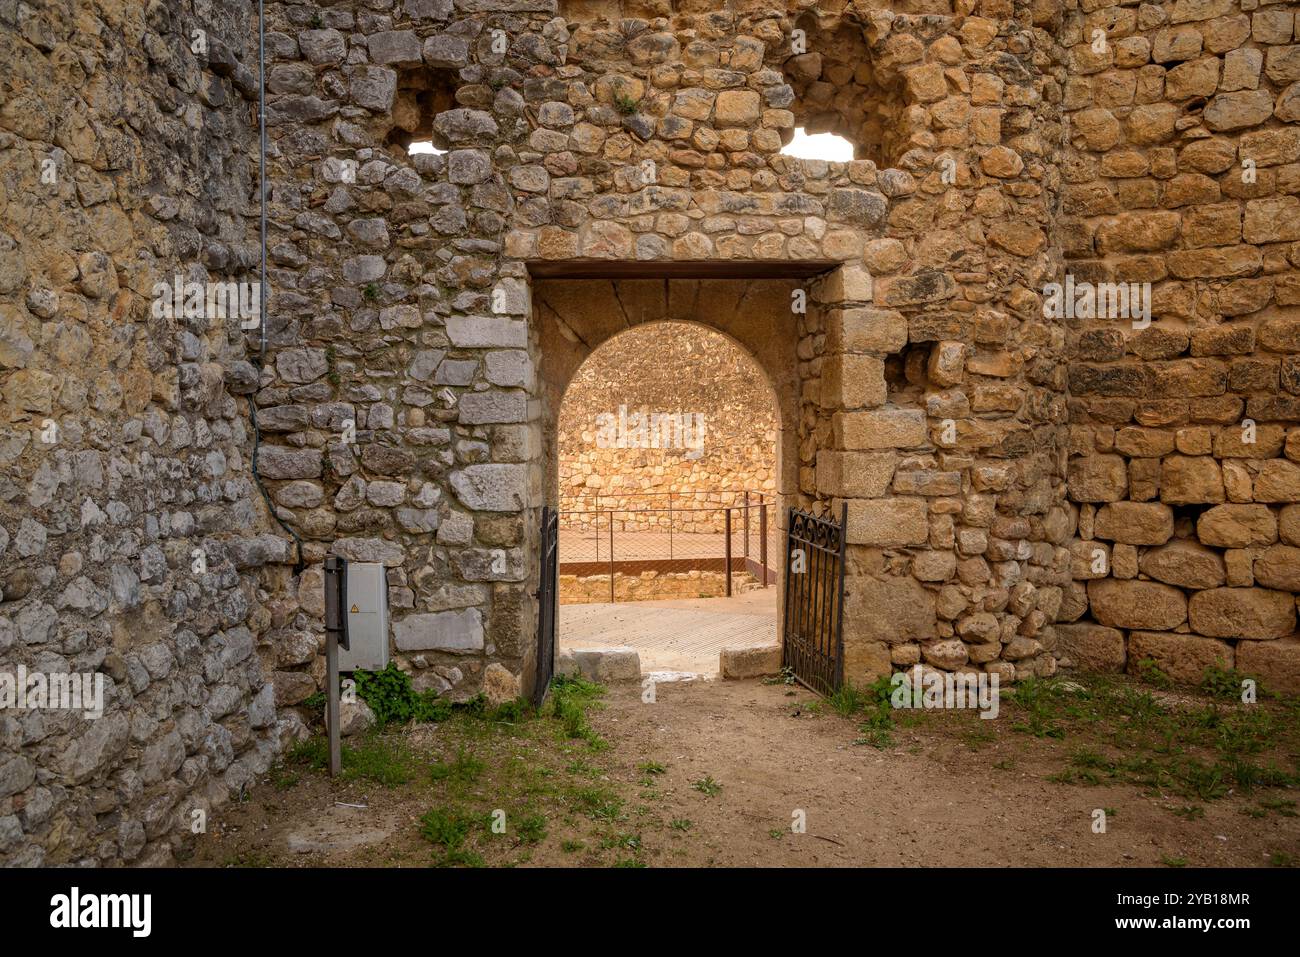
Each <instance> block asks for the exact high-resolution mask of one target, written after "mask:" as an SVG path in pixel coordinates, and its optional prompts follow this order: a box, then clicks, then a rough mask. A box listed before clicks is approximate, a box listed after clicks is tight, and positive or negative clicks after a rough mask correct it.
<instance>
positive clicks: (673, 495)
mask: <svg viewBox="0 0 1300 957" xmlns="http://www.w3.org/2000/svg"><path fill="white" fill-rule="evenodd" d="M779 422H780V415H779V410H778V408H777V405H776V402H775V399H774V397H773V393H772V389H771V387H770V386H769V384H768V382H767V379H766V376H765V374H764V372H763V370H762V369H761V368H760V367H759V366H758V364H757V363H756V362H755V361H754V360H753V358H751V357H750V356H749V355H748V354H747V353H746V352H745V350H744V349H742V348H741V347H740V346H739V345H737V344H736V343H735V342H734V341H732V340H731V339H730V338H728V337H727V336H726V335H723V334H722V333H720V332H717V331H714V330H712V329H709V328H707V327H705V326H702V325H697V324H694V323H687V322H676V321H664V322H653V323H646V324H644V325H639V326H635V327H633V328H631V329H628V330H627V331H624V332H621V333H619V334H617V335H615V336H613V337H611V338H610V339H608V340H607V341H606V342H604V343H603V344H602V345H600V346H599V347H598V348H596V349H595V350H594V351H593V352H592V353H591V354H590V355H589V356H588V357H587V359H586V360H585V361H584V362H583V363H582V365H581V367H580V368H579V369H578V371H577V373H576V374H575V375H574V377H573V379H572V380H571V381H570V383H569V384H568V387H567V388H566V389H565V391H564V395H563V398H562V400H561V402H560V408H559V415H558V421H557V429H556V453H557V460H558V482H557V499H556V504H557V508H558V511H559V578H558V598H559V634H558V639H559V647H560V650H561V652H564V651H566V650H568V651H572V652H581V651H583V650H587V649H592V648H608V647H610V646H611V645H613V646H621V647H627V648H633V649H635V650H636V652H637V654H638V656H639V662H640V667H641V671H642V673H643V674H647V673H648V674H653V675H657V676H658V677H659V679H660V680H662V679H664V678H666V677H675V676H687V675H699V676H702V677H714V676H716V675H717V673H718V670H719V655H720V652H721V650H722V649H723V648H724V647H741V646H753V645H775V644H776V643H777V620H776V614H777V592H778V588H777V584H778V582H779V580H780V569H781V566H782V555H783V553H782V547H783V539H782V537H781V535H782V533H781V525H782V522H781V516H780V504H779V496H778V494H777V493H778V485H779V482H778V471H777V470H778V465H777V439H778V433H779Z"/></svg>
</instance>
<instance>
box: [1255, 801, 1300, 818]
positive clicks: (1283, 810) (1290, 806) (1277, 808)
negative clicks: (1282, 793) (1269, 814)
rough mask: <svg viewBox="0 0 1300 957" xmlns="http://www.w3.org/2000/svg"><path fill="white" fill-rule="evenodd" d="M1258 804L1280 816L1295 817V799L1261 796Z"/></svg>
mask: <svg viewBox="0 0 1300 957" xmlns="http://www.w3.org/2000/svg"><path fill="white" fill-rule="evenodd" d="M1259 806H1260V807H1262V808H1265V809H1266V810H1269V811H1274V812H1276V813H1277V814H1279V815H1281V816H1282V817H1296V816H1297V815H1296V810H1295V806H1296V803H1295V801H1291V800H1288V799H1286V798H1261V799H1260V801H1259Z"/></svg>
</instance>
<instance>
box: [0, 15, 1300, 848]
mask: <svg viewBox="0 0 1300 957" xmlns="http://www.w3.org/2000/svg"><path fill="white" fill-rule="evenodd" d="M267 11H268V18H269V24H268V26H269V32H268V35H267V51H268V63H267V73H266V80H267V89H268V100H267V111H266V112H267V120H268V125H269V129H270V150H269V154H270V155H269V162H270V177H269V178H270V243H269V266H270V283H271V287H272V289H273V292H274V297H273V299H272V302H271V304H270V310H269V321H268V324H267V327H266V329H265V333H266V337H267V340H268V354H267V363H266V366H265V368H264V370H263V371H262V372H261V373H260V374H259V372H258V369H257V367H256V363H255V362H254V361H253V359H254V357H255V354H256V353H258V352H259V351H260V342H259V340H260V334H261V332H262V330H260V329H254V330H242V331H241V330H240V328H239V322H238V319H237V318H235V319H227V320H222V321H213V320H212V319H203V318H197V317H191V318H167V317H166V316H157V315H155V314H154V312H153V310H152V308H151V306H152V300H153V299H155V298H156V297H155V295H154V284H155V283H158V282H160V281H166V280H167V279H168V278H169V277H173V276H174V275H175V274H176V273H178V272H179V273H181V274H182V275H183V277H184V278H186V279H189V280H195V281H212V280H215V279H227V278H228V279H232V280H243V281H247V280H249V279H251V278H255V269H256V264H257V261H258V251H257V229H256V225H257V224H256V218H255V212H256V206H257V189H256V185H255V183H256V178H255V168H256V165H255V162H256V143H257V136H256V110H255V106H254V100H255V98H256V82H255V81H256V58H255V56H254V55H253V51H251V50H250V49H249V46H248V43H249V40H248V38H249V37H251V36H255V23H253V22H252V20H251V19H249V18H247V17H245V18H242V19H239V20H236V19H234V18H233V15H232V13H231V12H229V10H228V9H227V7H226V6H224V5H217V4H215V3H209V2H201V0H193V2H190V0H153V2H150V3H146V4H135V5H130V4H117V3H114V2H112V0H92V2H82V3H76V4H74V3H72V2H70V0H50V2H47V3H42V4H32V3H19V2H16V0H0V63H3V65H4V69H3V70H0V379H2V382H0V385H2V387H3V403H4V405H3V408H4V416H5V429H6V432H5V435H4V436H3V438H2V440H0V461H2V463H3V469H4V486H3V487H4V489H5V494H4V495H3V496H0V515H2V516H3V522H2V523H0V551H2V552H3V556H2V557H3V558H4V560H5V561H4V569H3V576H2V581H0V587H2V588H3V598H4V602H3V604H2V605H0V660H2V661H3V662H4V664H6V665H9V666H14V667H16V666H17V665H18V664H22V665H23V666H24V667H31V668H39V669H43V670H45V671H51V672H58V671H68V670H71V671H87V672H96V673H99V674H102V675H104V676H105V677H106V679H107V682H106V683H107V685H108V689H109V690H108V695H107V702H108V704H107V707H106V711H105V715H104V717H102V718H100V719H96V720H86V719H84V718H83V717H81V716H78V715H74V714H71V713H69V712H27V713H17V714H16V713H4V714H0V854H2V855H4V859H5V861H6V862H8V861H11V860H12V861H16V862H19V863H39V862H42V861H50V862H55V863H62V862H65V861H67V862H79V861H86V862H107V861H138V860H146V861H155V860H164V859H165V858H166V855H167V854H168V853H169V851H170V848H171V846H172V844H173V843H174V842H176V841H178V840H179V839H180V837H181V836H182V835H183V834H184V833H185V832H186V825H187V822H188V821H189V820H190V813H191V812H192V811H193V810H196V809H199V810H201V809H202V808H203V807H204V806H206V802H210V801H217V800H220V799H222V798H223V797H224V796H225V795H226V794H228V793H229V791H230V789H231V788H238V787H239V786H240V785H241V784H242V783H243V782H245V781H246V780H247V779H248V778H249V776H250V775H251V774H253V773H255V772H257V771H258V770H260V769H262V768H264V767H265V766H266V765H267V763H268V762H269V761H270V760H271V759H272V757H273V755H274V753H275V752H276V750H277V748H279V747H280V746H282V744H283V742H284V741H285V740H287V739H288V738H291V737H293V736H294V735H296V734H299V733H301V731H302V724H301V721H300V717H299V713H298V709H301V706H302V703H303V702H304V701H305V700H306V699H307V698H308V697H309V696H310V695H311V694H312V693H313V692H314V691H316V690H317V689H318V687H319V682H320V679H321V676H322V674H323V659H322V658H321V655H320V649H321V644H322V631H321V624H322V623H321V620H320V619H321V614H322V612H323V608H322V599H321V571H320V569H321V562H322V560H323V558H324V556H325V554H326V553H327V552H328V551H329V550H331V549H332V550H334V551H336V552H337V553H339V554H341V555H344V556H345V557H348V558H353V559H358V560H368V561H379V562H382V563H383V564H385V565H386V566H387V567H388V576H389V577H388V584H389V597H390V604H391V606H392V618H393V622H394V628H393V642H394V645H393V647H394V651H395V655H396V658H397V660H398V662H399V664H400V665H401V666H402V667H404V668H406V669H408V670H409V671H411V673H412V674H413V676H414V679H415V682H416V685H417V686H418V687H421V688H434V689H437V690H438V691H440V692H443V693H446V694H448V695H450V696H453V697H456V698H465V697H469V696H472V695H475V694H478V693H480V692H482V693H485V694H487V695H488V696H489V697H490V698H492V699H494V700H501V699H504V698H509V697H512V696H514V695H516V694H518V693H520V692H527V691H528V690H530V687H531V683H532V680H533V674H534V670H535V660H534V656H535V651H534V647H535V616H536V608H535V599H534V591H535V589H536V582H537V568H538V560H537V548H536V544H537V543H536V538H537V530H536V524H537V512H538V509H539V507H540V506H541V504H542V503H543V502H545V501H554V497H555V491H556V489H555V454H554V441H555V415H556V413H557V410H558V398H559V394H560V392H561V390H562V388H563V385H564V384H565V383H567V382H568V380H569V379H570V378H571V376H572V374H573V372H574V370H576V369H577V367H578V365H579V364H580V363H581V361H582V359H583V358H585V356H586V355H587V354H588V353H589V352H590V350H591V349H593V348H595V346H596V345H598V344H599V343H600V342H602V341H604V340H605V339H607V338H608V337H609V336H611V335H613V334H615V333H616V332H617V331H619V330H620V329H623V328H626V327H627V325H629V324H631V323H633V322H641V321H646V322H648V321H657V320H678V321H695V322H701V323H703V324H706V325H711V326H713V327H715V328H719V329H721V330H722V331H724V332H728V333H729V334H731V335H732V336H733V338H735V339H736V340H737V341H738V342H740V343H742V344H743V345H744V346H745V347H746V348H747V349H748V351H749V352H750V353H751V355H752V356H753V358H754V359H755V361H757V362H758V364H759V365H760V366H761V367H762V368H763V370H764V372H765V374H766V375H767V377H768V379H769V380H770V382H771V385H772V387H773V391H774V393H775V395H776V400H777V406H778V408H779V410H780V435H779V456H780V457H779V465H778V477H777V485H778V490H779V492H780V494H781V495H782V496H783V504H793V505H798V506H800V507H803V508H812V509H817V510H823V511H833V512H838V510H839V508H840V506H841V504H842V503H847V505H848V515H849V526H848V541H849V563H850V567H849V575H848V581H847V586H846V587H847V604H846V619H845V629H844V634H845V642H846V656H847V667H846V673H847V676H848V677H849V679H850V680H853V681H855V682H863V681H866V680H869V679H870V678H871V677H872V676H874V675H878V674H882V673H885V672H887V671H888V670H889V669H890V668H892V667H899V666H906V665H910V664H912V663H914V662H918V661H920V662H924V663H925V664H926V665H928V666H929V667H936V668H941V669H946V670H955V669H961V670H970V669H977V670H983V671H991V672H996V673H998V674H999V675H1001V676H1002V677H1003V678H1004V679H1006V680H1014V679H1019V678H1021V677H1024V676H1026V675H1050V674H1052V673H1053V671H1054V670H1055V668H1056V667H1057V663H1058V661H1062V662H1066V663H1074V664H1079V665H1082V666H1087V667H1101V668H1112V669H1116V668H1129V669H1133V668H1135V667H1136V665H1137V663H1138V662H1140V661H1143V660H1146V659H1152V660H1154V661H1156V662H1157V663H1158V664H1159V665H1160V667H1162V668H1164V669H1165V670H1167V671H1169V672H1170V673H1171V674H1173V675H1175V676H1176V677H1179V678H1183V679H1188V680H1194V679H1195V678H1196V677H1198V675H1199V672H1200V671H1201V669H1202V668H1203V666H1204V665H1206V664H1209V663H1213V662H1221V663H1224V664H1236V666H1238V667H1239V668H1241V669H1243V670H1245V671H1248V672H1252V673H1254V674H1257V675H1258V676H1260V677H1261V678H1262V679H1263V681H1264V684H1265V685H1266V686H1273V687H1276V688H1281V689H1287V688H1290V689H1292V690H1294V689H1295V688H1297V687H1300V666H1298V665H1297V656H1298V653H1297V648H1298V647H1300V644H1298V643H1297V640H1296V638H1295V637H1294V631H1295V627H1294V626H1295V593H1296V591H1297V588H1298V586H1300V575H1297V572H1296V568H1297V567H1298V565H1300V563H1298V562H1297V559H1296V555H1297V554H1300V534H1298V533H1297V532H1296V524H1297V515H1295V514H1293V511H1294V510H1295V509H1296V507H1297V506H1298V505H1300V481H1298V479H1297V476H1300V464H1297V463H1300V454H1297V449H1298V448H1300V445H1298V444H1297V443H1300V439H1295V437H1294V436H1295V433H1296V429H1297V426H1296V425H1295V423H1296V419H1297V414H1296V413H1297V409H1296V406H1295V402H1296V396H1297V395H1300V387H1298V386H1296V378H1297V377H1296V375H1295V374H1294V373H1295V368H1294V360H1295V358H1296V356H1297V355H1300V337H1298V336H1297V334H1296V328H1297V321H1298V320H1297V316H1296V308H1297V306H1300V301H1298V296H1297V278H1296V277H1297V274H1298V271H1297V256H1298V254H1297V248H1298V247H1300V235H1297V234H1296V232H1295V230H1296V223H1297V222H1300V217H1297V215H1296V213H1297V208H1296V207H1297V205H1300V199H1297V194H1298V193H1300V178H1298V176H1297V169H1300V140H1298V139H1297V129H1298V127H1297V123H1298V122H1300V107H1298V106H1297V104H1298V103H1300V73H1298V72H1297V62H1298V60H1297V50H1300V44H1298V43H1296V42H1295V41H1296V39H1297V35H1296V19H1295V11H1294V10H1293V9H1291V6H1290V5H1288V4H1283V3H1259V2H1257V0H1172V2H1167V3H1141V4H1111V5H1108V6H1103V5H1100V4H1097V3H1092V2H1088V3H1083V4H1074V3H1066V2H1062V0H1034V2H1024V3H1017V2H1014V0H956V2H952V3H949V2H946V0H933V2H932V0H907V2H899V3H897V4H894V5H890V4H887V3H885V2H883V0H867V2H858V3H840V2H838V0H837V2H829V0H828V2H821V3H810V2H803V0H800V2H788V3H784V4H780V5H776V6H768V5H765V4H761V3H758V2H751V0H733V2H731V3H726V4H717V3H703V2H698V0H682V2H677V3H672V2H670V0H627V2H626V3H624V4H619V5H615V4H614V3H612V2H606V0H575V2H573V3H571V4H570V3H564V4H561V5H559V6H557V4H556V3H555V2H554V0H366V2H364V3H356V2H336V3H270V4H268V7H267ZM196 28H197V29H202V30H205V31H206V32H207V34H208V35H209V39H210V41H211V42H210V44H209V46H208V49H207V52H206V53H198V52H195V51H196V46H195V37H194V34H193V30H194V29H196ZM796 30H799V31H802V33H799V34H796V33H795V31H796ZM796 41H798V43H797V44H796ZM805 42H806V43H807V46H806V48H805V47H804V46H803V44H804V43H805ZM796 46H797V49H796ZM799 124H802V125H805V126H806V127H807V128H808V129H810V130H812V131H817V130H823V129H824V130H834V131H837V132H840V133H842V134H844V135H846V136H849V137H850V138H851V139H854V140H855V141H856V142H855V146H856V157H857V158H856V159H855V161H854V162H851V163H846V164H828V163H824V162H817V161H802V160H796V159H792V158H790V157H787V156H784V155H782V154H781V153H780V149H781V147H782V145H783V144H784V143H785V142H787V141H788V139H789V138H790V136H792V134H793V130H794V128H795V126H796V125H799ZM423 137H428V138H430V139H432V140H433V142H434V143H435V145H436V146H438V147H439V148H440V149H441V150H443V152H442V153H441V154H438V155H428V154H425V155H415V156H411V155H408V153H407V152H406V148H405V147H406V144H407V143H409V142H410V141H412V140H414V139H419V138H423ZM47 161H49V162H47ZM51 168H52V169H53V171H54V174H55V175H54V178H53V179H52V180H49V181H46V180H45V179H43V176H44V175H48V170H50V169H51ZM797 266H803V267H805V268H803V269H797V268H795V267H797ZM724 267H725V268H732V269H733V272H732V273H730V275H731V278H722V274H721V273H719V272H717V270H718V269H721V268H724ZM601 269H613V270H614V271H613V272H611V273H609V274H607V275H606V274H602V273H601ZM620 270H621V272H620ZM638 270H639V271H638ZM683 270H686V271H685V272H683ZM690 270H694V271H693V272H691V271H690ZM710 270H714V271H713V272H710ZM737 270H738V271H737ZM647 277H648V278H647ZM692 277H693V278H692ZM705 277H709V278H705ZM741 277H743V278H741ZM1111 281H1125V282H1135V283H1139V284H1141V283H1150V284H1151V292H1152V300H1151V306H1152V308H1151V315H1150V319H1151V322H1150V325H1149V326H1145V327H1142V328H1139V327H1138V326H1136V325H1134V323H1133V322H1132V321H1131V319H1132V317H1129V316H1110V315H1107V316H1105V317H1103V318H1101V319H1094V318H1070V317H1069V316H1064V315H1060V314H1055V313H1053V314H1045V311H1044V300H1045V296H1046V295H1047V291H1048V287H1049V284H1051V283H1062V284H1069V283H1102V282H1111ZM638 284H647V285H645V286H639V285H638ZM616 286H617V290H616V288H615V287H616ZM738 289H739V290H741V291H744V290H752V289H757V290H758V294H757V299H753V300H752V302H751V304H748V305H746V307H745V308H744V309H738V308H737V303H739V302H740V301H741V299H742V292H738V291H737V290H738ZM656 290H658V291H656ZM702 290H703V291H702ZM616 291H617V293H618V295H617V298H618V299H619V300H620V301H621V302H622V303H623V309H624V310H626V311H624V312H621V313H620V312H619V311H617V310H613V309H611V308H606V307H607V306H609V305H611V303H610V302H609V300H610V299H611V297H613V296H614V294H615V292H616ZM687 293H689V296H687ZM799 294H804V295H806V303H802V308H798V307H796V303H801V297H800V295H799ZM751 295H752V293H751ZM691 302H700V303H703V305H702V306H700V307H698V308H697V307H693V306H690V305H689V303H691ZM629 303H631V304H633V305H632V306H631V307H628V304H629ZM629 316H631V317H633V318H624V317H629ZM557 317H559V318H558V319H557ZM565 329H567V330H568V333H572V334H574V335H569V334H566V332H565ZM250 397H251V399H252V401H253V402H254V403H255V405H256V408H257V421H258V423H259V425H260V426H261V428H262V430H263V444H262V447H261V450H260V452H259V456H258V462H259V465H260V467H261V472H262V476H263V478H264V480H265V484H266V487H267V489H268V492H269V495H270V496H271V498H272V499H273V501H274V507H275V509H276V512H277V516H278V518H279V520H280V521H282V522H283V523H285V524H286V525H287V526H289V527H290V528H292V529H293V530H294V531H295V532H296V534H298V535H300V536H301V538H302V539H303V542H304V545H303V558H304V561H305V563H306V568H305V570H304V571H303V573H302V574H301V576H295V575H294V574H293V563H294V562H295V559H296V552H295V549H294V548H293V546H292V543H291V542H290V540H289V538H288V537H287V536H286V535H284V533H283V532H282V530H281V529H280V528H279V526H278V525H277V524H276V523H274V522H272V521H271V520H270V518H269V516H268V515H267V514H266V512H265V509H264V508H263V507H262V505H261V502H260V498H259V495H258V492H257V488H256V485H255V483H254V481H253V477H252V475H251V471H250V469H251V465H250V463H251V456H252V452H253V436H252V431H251V427H250V422H251V418H250V414H249V409H248V401H249V398H250ZM1247 420H1249V421H1247ZM51 425H53V426H56V428H55V429H54V431H52V432H50V431H49V427H50V426H51ZM42 430H45V431H46V432H47V434H50V435H56V436H57V438H56V440H55V441H52V442H47V441H44V440H43V439H42V437H41V432H42ZM196 551H197V552H198V553H199V554H200V555H201V556H202V558H203V562H201V563H199V564H195V562H196V554H195V553H196ZM1098 552H1100V555H1101V557H1100V559H1098V557H1097V556H1098ZM1098 562H1099V564H1098ZM196 568H202V569H204V570H202V571H196V570H195V569H196Z"/></svg>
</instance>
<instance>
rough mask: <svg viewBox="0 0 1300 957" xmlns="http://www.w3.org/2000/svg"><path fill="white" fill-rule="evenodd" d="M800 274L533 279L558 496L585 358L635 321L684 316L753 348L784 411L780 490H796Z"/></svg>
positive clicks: (547, 459)
mask: <svg viewBox="0 0 1300 957" xmlns="http://www.w3.org/2000/svg"><path fill="white" fill-rule="evenodd" d="M798 288H800V282H799V280H798V279H792V278H787V279H762V280H740V279H607V280H606V279H544V280H539V281H537V282H535V283H534V286H533V320H534V323H533V326H534V329H533V337H534V339H535V341H536V344H537V347H538V353H539V357H540V358H539V361H538V379H539V392H540V398H541V402H542V416H541V422H542V436H541V449H540V451H541V460H542V461H541V463H539V464H541V465H542V466H543V468H542V469H541V472H542V474H541V475H539V476H538V478H539V479H540V485H541V488H542V489H543V490H544V492H543V494H544V496H545V498H546V500H547V501H554V499H555V497H556V492H557V489H556V481H557V474H558V472H557V470H558V452H557V449H556V447H555V437H556V429H557V424H558V418H559V410H560V402H561V400H562V398H563V396H564V392H565V390H566V389H567V388H568V385H569V383H570V382H571V381H572V379H573V377H574V375H575V374H576V373H577V371H578V369H579V368H580V367H581V365H582V363H583V362H584V361H586V359H587V358H588V357H589V356H591V355H592V354H594V353H595V351H596V350H597V349H598V348H600V346H602V345H604V344H605V343H606V342H608V341H610V340H611V339H613V338H614V337H615V336H617V335H619V334H620V333H622V332H626V331H628V330H629V329H631V328H634V327H637V326H641V325H644V324H647V323H654V322H662V323H669V322H684V323H690V324H694V325H698V326H702V327H704V328H707V329H709V330H712V331H714V332H717V333H720V334H721V335H723V336H725V337H726V338H727V339H728V340H730V341H731V342H732V343H733V344H735V345H736V346H737V347H738V348H740V349H741V351H743V352H744V353H745V354H746V355H748V356H749V357H750V358H751V359H752V360H753V361H754V363H755V364H756V365H757V366H758V368H759V370H760V371H761V372H762V375H763V377H764V380H765V381H764V388H765V389H766V390H767V392H768V393H769V395H770V396H771V398H772V400H773V403H774V405H775V408H776V410H777V423H778V439H777V466H776V475H777V493H778V496H780V497H784V496H787V495H791V494H793V493H794V492H795V491H796V490H797V488H798V474H799V468H798V433H799V423H800V395H801V388H800V370H799V368H798V363H797V362H793V361H791V357H793V356H794V355H796V352H797V347H798V339H799V334H798V329H797V328H796V324H795V323H794V322H793V321H792V316H791V311H790V302H791V294H792V292H793V291H794V290H796V289H798Z"/></svg>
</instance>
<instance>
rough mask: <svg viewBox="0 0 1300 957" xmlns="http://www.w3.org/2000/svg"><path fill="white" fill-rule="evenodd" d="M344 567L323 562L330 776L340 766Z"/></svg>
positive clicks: (336, 562) (335, 562)
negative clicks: (340, 651) (340, 640)
mask: <svg viewBox="0 0 1300 957" xmlns="http://www.w3.org/2000/svg"><path fill="white" fill-rule="evenodd" d="M347 566H348V563H347V562H346V561H344V560H343V559H342V558H338V557H337V556H334V555H330V556H328V557H326V559H325V731H326V734H327V735H328V736H329V749H330V776H331V777H334V776H336V775H338V773H339V771H340V770H342V767H343V741H342V734H341V733H340V731H341V725H340V722H339V638H340V636H342V638H343V641H344V643H345V644H346V642H347V637H346V635H347V618H346V615H347V608H346V607H345V602H346V593H347Z"/></svg>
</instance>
